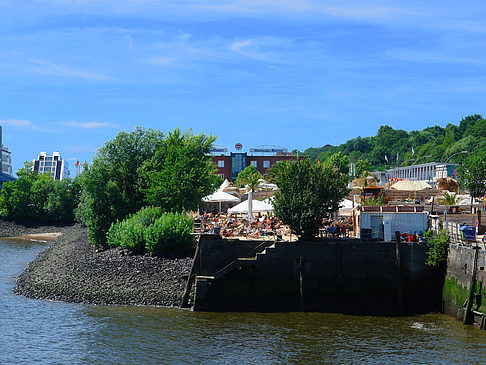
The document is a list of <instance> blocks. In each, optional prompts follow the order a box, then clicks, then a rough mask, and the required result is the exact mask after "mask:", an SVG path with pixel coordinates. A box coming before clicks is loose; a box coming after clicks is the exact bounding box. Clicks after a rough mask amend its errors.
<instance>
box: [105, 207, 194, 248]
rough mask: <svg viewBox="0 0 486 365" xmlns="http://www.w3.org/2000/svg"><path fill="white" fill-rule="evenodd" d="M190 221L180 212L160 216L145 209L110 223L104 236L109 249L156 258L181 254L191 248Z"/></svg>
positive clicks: (159, 213)
mask: <svg viewBox="0 0 486 365" xmlns="http://www.w3.org/2000/svg"><path fill="white" fill-rule="evenodd" d="M191 232H192V219H191V217H189V216H188V215H187V214H184V213H162V209H161V208H158V207H149V208H144V209H142V210H140V212H138V213H136V214H134V215H132V216H130V217H129V218H128V219H126V220H124V221H122V222H116V223H114V224H112V226H111V228H110V229H109V231H108V234H107V241H108V245H109V246H110V247H116V246H120V247H124V248H126V249H128V250H130V251H133V252H137V253H142V252H145V251H150V252H153V253H155V254H158V255H162V254H168V253H174V252H182V251H185V250H186V249H188V248H190V247H191V245H192V237H191Z"/></svg>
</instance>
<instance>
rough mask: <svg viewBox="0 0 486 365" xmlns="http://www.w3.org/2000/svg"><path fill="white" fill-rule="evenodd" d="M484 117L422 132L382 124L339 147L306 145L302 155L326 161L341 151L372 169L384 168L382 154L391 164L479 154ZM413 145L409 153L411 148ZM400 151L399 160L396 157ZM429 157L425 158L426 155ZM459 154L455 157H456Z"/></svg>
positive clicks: (485, 133) (485, 144)
mask: <svg viewBox="0 0 486 365" xmlns="http://www.w3.org/2000/svg"><path fill="white" fill-rule="evenodd" d="M485 126H486V120H485V119H483V117H482V116H481V115H479V114H474V115H470V116H467V117H465V118H463V119H462V120H461V122H460V123H459V126H456V125H454V124H450V123H449V124H448V125H447V126H446V127H445V128H442V127H440V126H437V125H436V126H432V127H427V128H425V129H423V130H422V131H411V132H410V133H408V132H406V131H404V130H400V129H398V130H396V129H393V128H392V127H390V126H387V125H385V126H381V127H380V128H379V130H378V132H377V134H376V136H372V137H365V138H362V137H356V138H353V139H350V140H348V141H346V142H345V143H343V144H341V145H339V146H332V145H325V146H323V147H319V148H312V147H311V148H308V149H307V150H305V151H304V154H305V155H306V156H308V157H309V158H310V159H311V161H313V162H317V159H318V158H319V159H320V161H321V162H324V161H326V160H327V159H328V158H330V157H331V155H332V154H334V153H338V152H341V153H343V154H345V155H347V156H349V157H351V158H354V160H355V161H358V160H365V159H367V160H368V161H369V162H370V164H371V169H376V170H378V169H383V168H384V167H385V161H384V156H385V154H386V155H387V156H388V158H389V159H390V164H388V166H390V165H393V164H394V162H395V161H396V164H397V165H400V164H404V163H405V164H406V163H407V162H408V164H411V163H412V159H414V160H417V159H420V162H422V163H424V162H427V161H445V160H446V159H447V157H449V156H450V155H452V154H454V153H456V152H460V151H464V150H467V151H470V152H472V153H481V152H482V151H484V150H485V149H486V128H485ZM412 146H413V147H414V152H415V153H414V155H413V156H412V153H411V148H412ZM397 153H398V154H399V161H397V159H396V156H397ZM429 155H430V156H432V157H430V158H429V159H427V158H426V157H425V156H429ZM459 159H460V157H459V158H458V160H459Z"/></svg>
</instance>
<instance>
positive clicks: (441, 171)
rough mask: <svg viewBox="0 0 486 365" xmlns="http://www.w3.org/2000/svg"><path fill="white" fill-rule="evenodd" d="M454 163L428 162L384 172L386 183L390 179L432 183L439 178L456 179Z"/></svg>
mask: <svg viewBox="0 0 486 365" xmlns="http://www.w3.org/2000/svg"><path fill="white" fill-rule="evenodd" d="M456 166H457V164H455V163H445V162H429V163H423V164H419V165H412V166H401V167H395V168H392V169H388V170H386V171H385V179H386V181H388V180H390V179H395V180H396V179H398V180H411V181H426V182H429V183H434V184H435V182H436V181H437V180H438V179H440V178H441V177H452V178H454V179H457V172H456Z"/></svg>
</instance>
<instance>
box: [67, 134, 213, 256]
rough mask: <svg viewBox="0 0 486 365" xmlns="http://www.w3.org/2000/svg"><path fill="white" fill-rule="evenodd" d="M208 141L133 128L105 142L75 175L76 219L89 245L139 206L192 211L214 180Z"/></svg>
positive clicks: (102, 239) (103, 241) (100, 240)
mask: <svg viewBox="0 0 486 365" xmlns="http://www.w3.org/2000/svg"><path fill="white" fill-rule="evenodd" d="M213 141H214V138H213V137H206V136H204V135H203V134H200V135H197V136H194V135H192V133H190V132H186V133H184V134H181V133H180V131H179V129H176V130H174V131H173V132H171V133H169V135H168V136H167V138H164V135H163V134H162V133H161V132H159V131H154V130H150V129H149V130H144V129H142V128H140V127H137V129H136V130H135V131H133V132H131V133H126V132H121V133H119V134H118V135H117V136H116V137H115V139H113V140H112V141H109V142H107V143H106V144H105V145H104V146H103V147H102V148H100V149H99V151H98V153H97V154H96V156H95V158H94V159H93V163H92V165H91V166H90V167H89V168H88V169H87V170H86V171H84V172H83V173H82V174H81V175H82V178H81V185H82V194H81V198H80V204H79V207H78V209H77V210H76V216H77V217H78V218H81V219H82V220H83V221H84V222H85V223H86V225H87V227H88V237H89V240H90V242H92V243H93V244H95V245H97V246H102V247H104V246H106V243H107V242H106V233H107V232H108V230H109V228H110V227H111V225H112V223H114V222H116V221H122V220H123V219H125V218H126V217H127V216H128V215H130V214H133V213H135V212H137V211H139V210H140V209H141V208H142V207H144V206H145V205H154V206H158V207H161V208H162V209H163V210H164V211H176V212H181V211H182V210H184V209H186V210H190V209H193V208H195V207H196V206H197V204H199V203H200V201H201V198H202V197H203V196H205V195H207V194H209V193H211V192H212V191H214V188H215V186H216V184H217V182H218V177H217V176H216V175H215V174H214V173H213V172H214V170H215V167H214V165H213V164H212V162H211V157H210V156H209V148H210V146H211V144H212V143H213Z"/></svg>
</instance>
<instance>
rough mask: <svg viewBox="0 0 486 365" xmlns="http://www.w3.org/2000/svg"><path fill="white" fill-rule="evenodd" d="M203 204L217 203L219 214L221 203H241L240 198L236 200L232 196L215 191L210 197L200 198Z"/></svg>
mask: <svg viewBox="0 0 486 365" xmlns="http://www.w3.org/2000/svg"><path fill="white" fill-rule="evenodd" d="M202 200H203V202H206V203H219V211H220V212H221V203H223V202H239V201H241V199H240V198H237V197H236V196H234V195H231V194H228V193H225V192H224V191H216V192H215V193H212V194H210V195H207V196H205V197H204V198H202Z"/></svg>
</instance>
